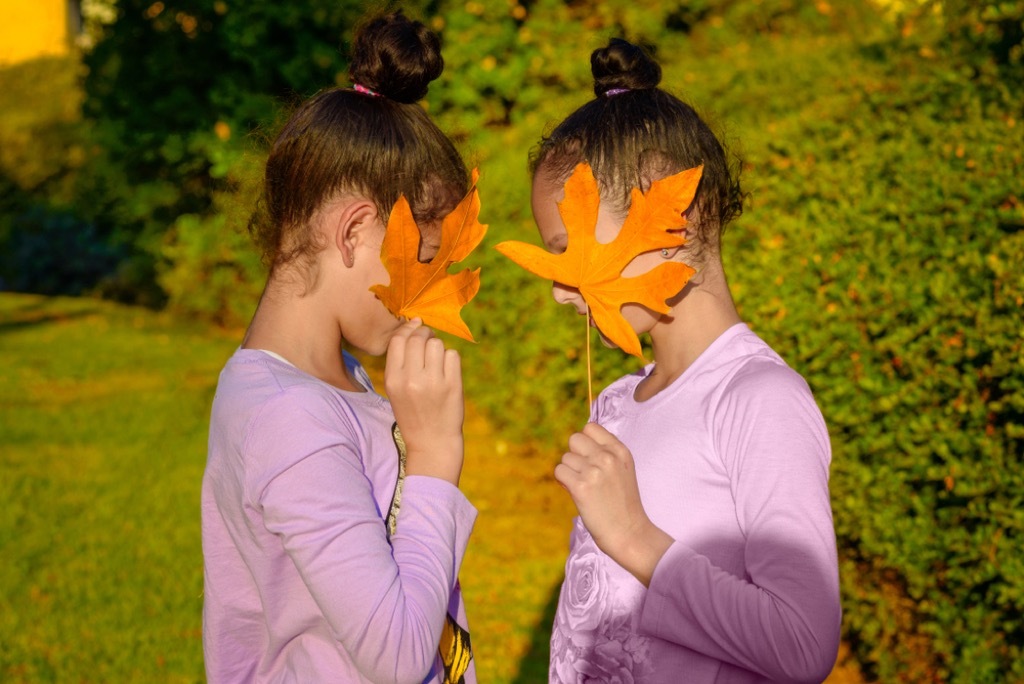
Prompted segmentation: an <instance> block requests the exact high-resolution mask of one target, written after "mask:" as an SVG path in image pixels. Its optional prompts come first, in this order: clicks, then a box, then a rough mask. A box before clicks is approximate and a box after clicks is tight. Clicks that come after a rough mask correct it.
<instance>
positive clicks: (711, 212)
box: [530, 38, 743, 255]
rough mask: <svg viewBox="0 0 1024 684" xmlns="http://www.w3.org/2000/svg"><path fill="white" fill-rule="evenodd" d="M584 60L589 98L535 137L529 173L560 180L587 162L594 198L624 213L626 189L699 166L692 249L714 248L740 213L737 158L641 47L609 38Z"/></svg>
mask: <svg viewBox="0 0 1024 684" xmlns="http://www.w3.org/2000/svg"><path fill="white" fill-rule="evenodd" d="M590 66H591V71H592V73H593V75H594V94H595V95H596V96H597V97H596V99H594V100H591V101H590V102H588V103H587V104H585V105H583V106H582V107H580V108H579V109H577V110H576V111H575V112H573V113H572V114H570V115H569V116H568V117H567V118H566V119H565V120H564V121H562V123H560V124H559V125H558V126H556V127H555V129H554V130H553V131H552V132H551V133H550V134H549V135H547V136H545V137H544V138H543V139H542V140H541V142H540V144H539V145H538V146H537V148H536V149H535V150H534V151H533V152H532V154H531V158H530V170H531V172H532V173H534V174H536V173H537V172H538V170H539V171H540V172H542V173H544V174H545V176H546V177H548V178H550V179H552V180H555V181H558V182H561V181H563V180H564V179H565V178H568V176H569V174H570V173H572V169H573V168H574V167H575V166H576V165H577V164H579V163H581V162H587V163H589V164H590V166H591V168H592V169H593V171H594V176H595V177H596V178H597V181H598V184H599V186H600V190H601V195H602V197H604V198H606V199H608V200H610V201H611V202H613V206H614V207H615V208H616V209H618V210H619V211H621V212H623V213H625V211H626V210H628V208H629V203H630V193H631V191H632V189H633V188H640V189H641V190H644V191H646V190H647V188H648V187H650V184H651V181H653V180H656V179H658V178H662V177H665V176H668V175H671V174H673V173H677V172H679V171H682V170H683V169H688V168H692V167H694V166H698V165H700V164H703V165H704V172H703V176H702V178H701V182H700V186H699V188H698V190H697V196H696V198H695V200H694V201H695V203H696V205H697V207H698V209H699V213H700V220H699V221H698V222H697V223H696V225H695V227H696V231H697V239H698V244H697V245H694V248H695V249H694V252H693V253H694V254H695V255H699V254H700V252H701V251H703V249H704V248H708V247H710V248H712V249H714V250H717V249H718V247H719V237H720V234H721V232H722V230H723V229H724V228H725V226H726V224H728V223H729V221H731V220H732V219H733V218H735V217H736V216H738V215H739V214H740V213H742V211H743V193H742V190H741V189H740V183H739V174H740V163H739V160H738V159H736V158H735V157H732V158H730V157H729V155H728V154H727V153H726V151H725V148H724V147H723V146H722V144H721V143H720V142H719V140H718V138H717V137H716V136H715V134H714V133H713V132H712V131H711V129H710V128H709V127H708V125H707V124H706V123H705V122H704V121H703V119H701V117H700V116H699V115H698V114H697V112H696V111H694V109H693V108H692V107H691V106H690V105H688V104H686V103H685V102H682V101H681V100H679V99H678V98H677V97H675V96H673V95H671V94H669V93H667V92H665V91H664V90H662V89H660V88H658V84H659V83H660V82H661V66H659V65H658V63H657V62H656V61H654V59H652V58H651V57H650V55H648V54H647V52H646V51H645V50H644V49H643V48H641V47H639V46H637V45H633V44H632V43H629V42H628V41H625V40H622V39H619V38H613V39H612V40H611V41H610V42H609V44H608V46H607V47H604V48H600V49H598V50H595V51H594V52H593V53H592V54H591V57H590Z"/></svg>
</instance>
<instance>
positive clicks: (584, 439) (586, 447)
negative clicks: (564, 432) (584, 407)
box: [569, 429, 601, 455]
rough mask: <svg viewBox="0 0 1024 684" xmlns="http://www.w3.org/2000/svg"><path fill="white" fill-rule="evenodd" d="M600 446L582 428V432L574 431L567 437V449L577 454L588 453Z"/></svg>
mask: <svg viewBox="0 0 1024 684" xmlns="http://www.w3.org/2000/svg"><path fill="white" fill-rule="evenodd" d="M600 448H601V445H600V444H598V443H597V442H595V441H594V440H593V439H592V438H591V437H590V435H588V434H587V433H586V431H585V429H584V432H575V433H573V434H572V435H570V437H569V451H575V452H576V453H577V454H583V455H589V454H592V453H594V452H595V451H597V450H598V449H600Z"/></svg>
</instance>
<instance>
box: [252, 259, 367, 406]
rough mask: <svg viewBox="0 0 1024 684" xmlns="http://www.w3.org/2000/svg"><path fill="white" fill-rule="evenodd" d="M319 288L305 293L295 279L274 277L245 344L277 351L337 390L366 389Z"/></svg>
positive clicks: (265, 292) (269, 282)
mask: <svg viewBox="0 0 1024 684" xmlns="http://www.w3.org/2000/svg"><path fill="white" fill-rule="evenodd" d="M319 293H320V290H314V291H313V292H309V293H306V294H302V293H301V290H300V289H299V288H298V287H297V286H296V285H295V284H292V283H287V284H285V283H282V282H281V281H280V280H279V279H276V278H274V277H273V276H271V278H270V279H269V281H268V282H267V286H266V289H265V290H264V291H263V296H262V297H260V302H259V305H258V306H257V307H256V313H255V314H254V315H253V317H252V322H251V323H250V324H249V329H248V330H247V331H246V333H245V337H244V338H243V340H242V347H243V348H245V349H263V350H266V351H271V352H274V353H275V354H279V355H281V356H283V357H284V358H285V359H287V360H288V361H289V362H290V363H291V364H292V365H294V366H295V367H296V368H298V369H299V370H301V371H303V372H305V373H308V374H309V375H312V376H313V377H315V378H317V379H319V380H322V381H323V382H326V383H327V384H329V385H333V386H335V387H337V388H339V389H342V390H346V391H349V392H361V391H364V389H363V387H362V386H361V385H360V384H359V383H358V382H356V380H355V378H353V377H352V375H351V373H350V372H349V370H348V368H347V367H346V366H345V361H344V358H343V356H342V352H341V348H342V343H343V341H344V340H343V339H342V335H341V329H340V327H339V325H338V322H337V321H336V320H335V319H334V318H333V317H332V316H331V315H330V314H329V311H327V310H325V308H324V305H323V303H322V302H321V301H320V300H321V297H319V296H318V295H319Z"/></svg>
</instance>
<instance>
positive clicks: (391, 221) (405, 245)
mask: <svg viewBox="0 0 1024 684" xmlns="http://www.w3.org/2000/svg"><path fill="white" fill-rule="evenodd" d="M478 177H479V174H478V173H477V171H476V169H473V185H472V187H471V188H470V191H469V193H468V194H467V195H466V196H465V197H464V198H463V199H462V201H461V202H459V205H458V206H457V207H455V209H453V210H452V211H451V213H450V214H448V215H447V216H445V217H444V220H443V221H442V222H441V246H440V247H439V248H438V250H437V254H435V255H434V258H433V259H431V260H430V261H429V262H428V263H421V262H420V261H419V259H417V255H418V253H419V246H420V230H419V228H418V227H417V225H416V220H415V219H414V218H413V216H412V210H411V209H410V207H409V201H408V200H406V199H405V196H404V195H401V196H399V198H398V201H397V202H395V206H394V207H393V208H392V210H391V216H390V217H389V218H388V226H387V231H386V232H385V233H384V244H382V245H381V250H380V260H381V261H382V262H383V264H384V268H386V269H387V271H388V275H390V276H391V282H390V283H389V284H388V285H374V286H373V287H371V288H370V291H371V292H373V293H374V294H375V295H377V297H378V298H379V299H380V300H381V302H383V303H384V306H386V307H387V309H388V311H390V312H391V313H393V314H394V315H396V316H399V317H404V318H416V317H417V316H418V317H419V318H421V319H422V320H423V323H424V325H428V326H430V327H431V328H436V329H438V330H443V331H444V332H447V333H451V334H452V335H456V336H458V337H461V338H462V339H464V340H469V341H470V342H475V341H476V340H474V339H473V334H472V333H471V332H470V331H469V328H468V327H467V326H466V324H465V322H464V321H463V320H462V315H461V311H462V307H463V306H464V305H465V304H466V303H467V302H468V301H469V300H471V299H473V297H474V296H476V293H477V290H479V289H480V269H479V268H478V269H476V270H474V271H470V270H469V269H466V270H463V271H460V272H458V273H456V274H454V275H451V274H449V273H448V267H449V266H451V265H452V264H454V263H456V262H458V261H462V260H463V259H465V258H466V257H467V256H468V255H469V253H470V252H472V251H473V249H475V248H476V246H477V245H479V244H480V241H481V240H483V237H484V234H485V233H486V232H487V226H486V225H483V224H481V223H480V222H479V221H478V220H477V216H478V215H479V213H480V197H479V194H478V192H477V189H476V181H477V178H478Z"/></svg>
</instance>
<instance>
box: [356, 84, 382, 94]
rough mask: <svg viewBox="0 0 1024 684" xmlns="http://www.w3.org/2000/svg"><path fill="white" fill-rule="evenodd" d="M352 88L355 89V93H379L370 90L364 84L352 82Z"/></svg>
mask: <svg viewBox="0 0 1024 684" xmlns="http://www.w3.org/2000/svg"><path fill="white" fill-rule="evenodd" d="M352 90H354V91H356V92H357V93H362V94H363V95H369V96H371V97H380V93H378V92H375V91H373V90H370V89H369V88H367V87H366V86H364V85H360V84H358V83H353V84H352Z"/></svg>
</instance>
